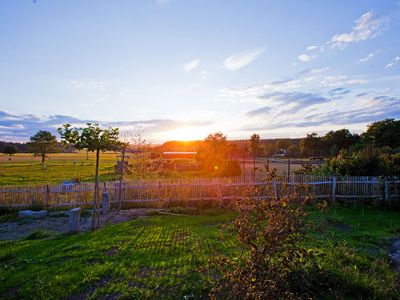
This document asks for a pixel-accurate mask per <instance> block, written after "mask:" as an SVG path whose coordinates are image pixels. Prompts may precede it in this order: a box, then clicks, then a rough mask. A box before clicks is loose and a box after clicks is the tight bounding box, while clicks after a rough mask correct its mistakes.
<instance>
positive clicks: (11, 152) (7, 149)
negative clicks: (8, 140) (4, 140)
mask: <svg viewBox="0 0 400 300" xmlns="http://www.w3.org/2000/svg"><path fill="white" fill-rule="evenodd" d="M15 153H17V149H16V148H15V147H14V146H5V147H4V149H3V154H7V155H9V156H11V155H14V154H15Z"/></svg>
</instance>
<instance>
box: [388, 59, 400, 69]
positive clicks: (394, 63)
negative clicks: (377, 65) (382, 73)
mask: <svg viewBox="0 0 400 300" xmlns="http://www.w3.org/2000/svg"><path fill="white" fill-rule="evenodd" d="M399 63H400V56H396V57H395V58H394V59H393V60H392V61H391V62H390V63H388V64H387V65H386V68H391V67H394V66H395V65H397V64H399Z"/></svg>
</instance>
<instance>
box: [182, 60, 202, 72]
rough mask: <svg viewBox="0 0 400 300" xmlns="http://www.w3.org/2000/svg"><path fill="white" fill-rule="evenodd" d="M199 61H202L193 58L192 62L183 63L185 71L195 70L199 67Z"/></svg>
mask: <svg viewBox="0 0 400 300" xmlns="http://www.w3.org/2000/svg"><path fill="white" fill-rule="evenodd" d="M199 63H200V60H199V59H195V60H192V61H190V62H187V63H185V64H184V65H183V69H184V70H185V72H190V71H192V70H194V69H195V68H197V67H198V65H199Z"/></svg>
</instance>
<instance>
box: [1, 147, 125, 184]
mask: <svg viewBox="0 0 400 300" xmlns="http://www.w3.org/2000/svg"><path fill="white" fill-rule="evenodd" d="M116 156H117V155H116V154H115V153H113V152H107V153H101V155H100V158H101V160H100V169H99V173H100V180H102V181H105V180H113V179H115V178H116V175H115V173H114V165H115V163H116V161H117V158H116ZM0 158H1V159H0V185H29V184H47V183H49V184H52V183H60V182H62V181H63V180H79V181H93V180H94V174H95V163H96V158H95V155H94V153H89V157H88V158H89V159H88V160H87V159H86V152H80V153H55V154H49V158H48V159H47V161H46V164H45V167H44V168H43V167H42V165H41V163H40V158H38V157H33V155H32V154H18V155H16V156H13V157H12V162H11V163H10V162H9V161H8V160H7V159H8V156H7V157H6V156H4V155H3V156H1V157H0Z"/></svg>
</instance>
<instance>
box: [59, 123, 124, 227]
mask: <svg viewBox="0 0 400 300" xmlns="http://www.w3.org/2000/svg"><path fill="white" fill-rule="evenodd" d="M58 132H59V133H60V136H61V141H62V144H63V145H64V146H74V147H75V148H77V149H80V150H81V149H87V150H88V151H95V152H96V172H95V179H94V180H95V188H94V200H93V210H94V212H95V213H93V221H92V227H93V228H94V227H96V226H99V225H100V216H99V212H98V210H97V209H96V207H100V203H99V201H100V200H99V195H98V194H99V161H100V151H106V150H107V149H115V148H116V147H118V146H120V142H119V129H118V128H111V127H110V128H108V129H102V128H100V126H99V124H97V123H95V124H92V123H87V127H85V128H76V127H72V126H71V125H70V124H64V125H63V127H61V128H58ZM96 220H97V225H96Z"/></svg>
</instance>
